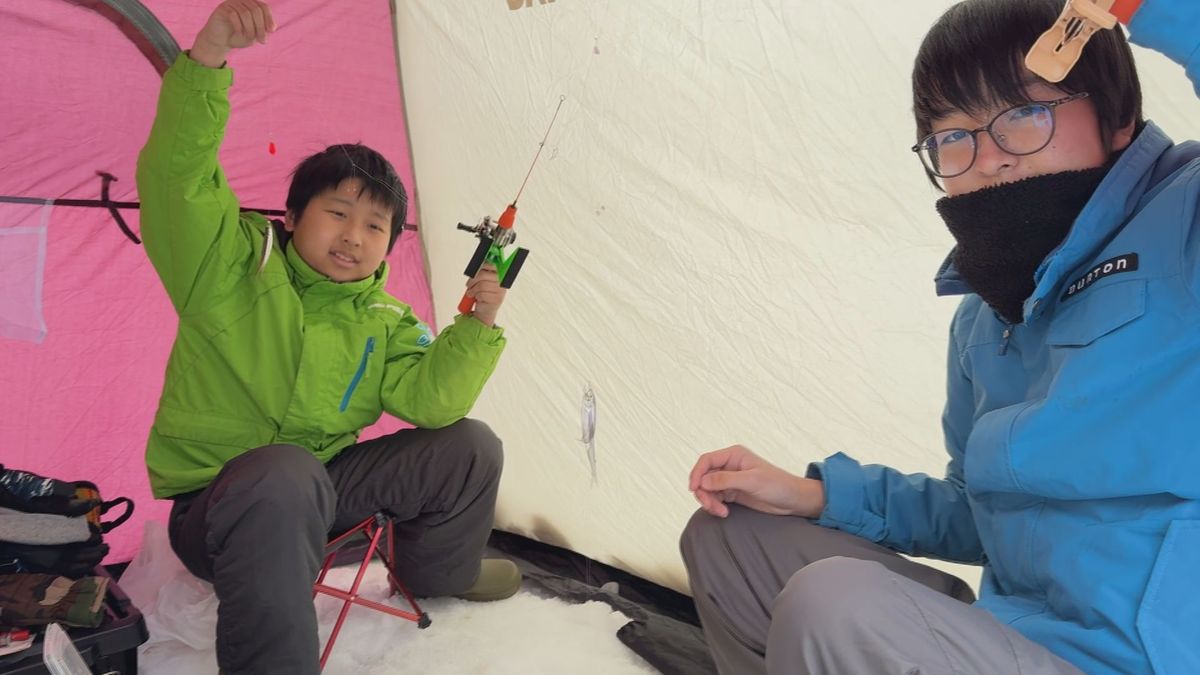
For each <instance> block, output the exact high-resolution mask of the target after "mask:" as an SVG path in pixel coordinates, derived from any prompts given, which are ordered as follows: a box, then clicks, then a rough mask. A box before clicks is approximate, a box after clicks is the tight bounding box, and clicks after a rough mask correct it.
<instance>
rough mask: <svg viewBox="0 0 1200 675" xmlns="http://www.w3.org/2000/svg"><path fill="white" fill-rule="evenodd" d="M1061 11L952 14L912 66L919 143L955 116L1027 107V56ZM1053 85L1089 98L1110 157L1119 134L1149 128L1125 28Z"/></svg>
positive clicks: (1002, 0) (1025, 7)
mask: <svg viewBox="0 0 1200 675" xmlns="http://www.w3.org/2000/svg"><path fill="white" fill-rule="evenodd" d="M1062 8H1063V0H963V2H960V3H958V4H956V5H954V6H953V7H951V8H950V9H948V10H946V12H945V13H944V14H942V16H941V18H940V19H938V21H937V23H935V24H934V25H933V27H932V28H930V29H929V33H927V34H926V35H925V40H924V41H923V42H922V43H921V49H920V51H918V52H917V59H916V62H915V63H914V64H913V73H912V87H913V115H914V117H915V118H916V123H917V141H918V142H920V140H921V139H922V138H924V137H925V136H927V135H928V134H929V133H930V132H932V131H933V123H934V121H935V120H936V119H938V118H940V117H944V116H946V115H949V114H951V113H952V112H954V111H963V112H965V113H967V114H970V115H977V114H982V113H983V112H984V111H986V110H990V109H999V108H1004V107H1007V106H1010V105H1017V104H1019V103H1024V102H1025V101H1027V100H1028V97H1029V95H1028V94H1027V93H1026V86H1027V85H1028V83H1029V81H1030V78H1034V77H1036V76H1033V75H1032V74H1031V73H1029V71H1028V70H1026V68H1025V53H1026V52H1028V51H1029V48H1030V47H1032V46H1033V43H1034V42H1036V41H1037V39H1038V38H1039V37H1040V36H1041V34H1042V33H1043V32H1045V31H1046V30H1047V29H1049V28H1050V27H1051V26H1052V25H1054V23H1055V21H1056V20H1057V19H1058V17H1059V15H1060V14H1061V13H1062ZM1048 84H1051V85H1052V86H1055V87H1057V88H1059V89H1061V90H1063V91H1064V92H1066V93H1067V94H1075V93H1078V92H1081V91H1086V92H1088V100H1090V101H1091V102H1092V103H1093V104H1094V105H1095V107H1096V114H1097V117H1098V118H1099V121H1100V132H1101V135H1102V139H1103V142H1104V144H1105V148H1106V149H1107V150H1109V151H1111V150H1112V148H1111V147H1109V142H1110V139H1111V136H1112V133H1113V132H1114V131H1116V130H1118V129H1122V128H1124V127H1126V126H1128V125H1129V124H1130V123H1135V124H1136V125H1137V127H1139V128H1140V127H1141V125H1142V123H1143V118H1142V87H1141V84H1140V83H1139V82H1138V75H1137V68H1136V67H1135V66H1134V63H1133V53H1132V52H1131V51H1130V49H1129V43H1128V41H1126V39H1125V34H1124V32H1122V30H1121V28H1120V27H1119V26H1118V27H1116V28H1114V29H1112V30H1100V31H1098V32H1097V33H1096V34H1095V35H1093V36H1092V38H1091V40H1090V41H1088V43H1087V45H1086V46H1085V47H1084V49H1083V54H1082V55H1081V56H1080V58H1079V62H1078V63H1076V64H1075V67H1074V68H1072V69H1071V72H1070V74H1068V75H1067V77H1066V78H1065V79H1064V80H1063V81H1062V82H1058V83H1048ZM931 178H932V175H931ZM935 184H936V181H935Z"/></svg>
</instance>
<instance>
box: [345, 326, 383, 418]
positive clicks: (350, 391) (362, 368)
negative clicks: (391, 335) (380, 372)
mask: <svg viewBox="0 0 1200 675" xmlns="http://www.w3.org/2000/svg"><path fill="white" fill-rule="evenodd" d="M373 351H375V338H374V337H369V338H367V346H366V348H365V349H363V355H362V360H361V361H359V362H358V371H356V372H355V373H354V379H352V380H350V386H349V387H347V388H346V393H345V394H343V395H342V404H341V405H339V406H338V412H346V407H347V406H349V405H350V397H351V396H353V395H354V390H355V389H357V388H358V383H359V381H360V380H362V377H363V374H364V373H366V372H367V359H369V358H371V352H373Z"/></svg>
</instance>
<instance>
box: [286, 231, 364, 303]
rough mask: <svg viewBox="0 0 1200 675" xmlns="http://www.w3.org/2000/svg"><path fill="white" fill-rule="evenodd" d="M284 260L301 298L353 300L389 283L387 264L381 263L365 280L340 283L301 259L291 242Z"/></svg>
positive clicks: (293, 284)
mask: <svg viewBox="0 0 1200 675" xmlns="http://www.w3.org/2000/svg"><path fill="white" fill-rule="evenodd" d="M283 247H284V259H285V260H286V261H287V268H288V275H289V276H290V277H291V279H292V286H293V287H294V288H295V289H296V292H297V293H299V294H300V295H301V296H305V295H308V294H310V293H313V294H318V295H320V296H322V297H328V298H329V299H331V300H338V299H344V298H353V297H357V296H359V295H362V294H363V293H365V292H367V291H370V290H372V289H375V288H380V289H381V288H383V285H384V284H385V283H386V282H387V274H388V269H387V263H386V262H384V263H381V264H380V265H379V269H378V270H375V273H374V274H372V275H371V276H369V277H367V278H365V279H359V280H358V281H346V282H338V281H334V280H332V279H330V278H329V277H327V276H325V275H324V274H321V273H320V272H318V271H317V270H315V269H313V268H312V267H311V266H309V264H308V263H307V262H305V261H304V258H302V257H300V253H299V252H297V251H296V247H295V246H292V245H291V242H290V241H287V242H285V243H284V244H283Z"/></svg>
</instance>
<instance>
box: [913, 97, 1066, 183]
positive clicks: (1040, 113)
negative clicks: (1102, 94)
mask: <svg viewBox="0 0 1200 675" xmlns="http://www.w3.org/2000/svg"><path fill="white" fill-rule="evenodd" d="M1087 96H1088V94H1087V92H1083V91H1081V92H1079V93H1078V94H1072V95H1070V96H1066V97H1063V98H1060V99H1056V100H1053V101H1029V102H1028V103H1021V104H1019V105H1015V106H1013V107H1011V108H1009V109H1007V110H1004V111H1002V112H1001V113H1000V114H998V115H996V116H995V117H993V118H992V121H991V122H988V124H987V126H982V127H979V128H978V129H943V130H941V131H937V132H934V133H932V134H929V135H928V136H926V137H925V138H923V139H921V142H920V143H917V144H916V145H914V146H913V147H912V151H913V152H915V153H917V156H918V157H920V158H921V163H922V164H924V165H925V168H926V169H928V170H929V172H930V173H932V174H933V175H935V176H937V177H938V178H954V177H955V176H961V175H962V174H964V173H966V172H967V171H968V170H969V169H970V168H971V167H972V166H973V165H974V164H975V157H976V155H978V154H979V142H978V141H977V140H976V136H977V135H978V134H979V132H981V131H986V132H988V135H989V136H991V137H992V140H993V141H995V142H996V145H998V146H1000V149H1001V150H1003V151H1005V152H1007V153H1008V154H1010V155H1032V154H1033V153H1035V152H1037V151H1039V150H1041V149H1042V148H1044V147H1046V146H1047V145H1049V144H1050V139H1051V138H1053V137H1054V109H1055V108H1057V107H1058V106H1060V105H1063V104H1064V103H1070V102H1071V101H1078V100H1080V99H1083V98H1087Z"/></svg>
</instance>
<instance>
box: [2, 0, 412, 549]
mask: <svg viewBox="0 0 1200 675" xmlns="http://www.w3.org/2000/svg"><path fill="white" fill-rule="evenodd" d="M143 4H144V5H145V6H146V7H147V8H148V9H149V10H150V11H152V12H153V13H154V14H155V15H156V16H157V17H158V19H159V21H161V22H162V23H163V25H164V26H165V27H166V28H167V29H168V30H169V31H170V32H171V34H172V35H173V36H174V37H175V40H176V41H177V42H178V43H179V45H180V46H181V47H182V48H185V49H186V48H187V47H188V46H190V44H191V41H192V39H193V37H194V36H195V34H196V32H197V31H198V30H199V29H200V27H201V26H202V25H203V23H204V21H205V20H206V19H207V18H208V15H209V14H210V12H211V11H212V9H213V8H214V7H215V6H216V4H217V3H216V0H143ZM272 7H273V10H274V13H275V18H276V20H277V22H278V25H279V30H278V31H277V32H276V33H275V35H274V36H273V37H272V38H271V39H270V40H269V41H268V44H267V45H265V46H262V45H259V46H255V47H254V48H252V49H248V50H244V51H241V52H237V53H235V54H234V55H233V56H232V57H231V63H230V66H231V67H232V68H233V69H234V88H233V90H232V93H231V99H232V107H233V111H232V119H231V122H230V125H229V130H228V133H227V135H226V139H225V143H224V146H223V150H222V156H221V159H222V163H223V165H224V167H225V170H226V173H227V175H228V176H229V179H230V182H231V184H232V185H233V187H234V189H235V191H236V192H237V194H238V195H239V197H240V199H241V202H242V205H243V206H247V207H253V208H262V209H282V208H283V202H284V197H285V195H286V192H287V186H288V180H289V173H290V171H291V170H292V168H294V167H295V165H296V164H297V163H298V162H299V160H300V159H302V158H303V157H305V156H307V155H308V154H311V153H313V152H316V151H318V150H321V149H323V148H324V147H325V146H327V145H330V144H333V143H339V142H352V141H358V142H362V143H366V144H367V145H370V146H372V147H374V148H376V149H377V150H379V151H380V152H382V153H383V154H384V156H386V157H388V158H389V159H390V160H391V161H392V162H393V163H394V164H395V165H396V168H397V170H398V171H399V173H400V176H401V177H402V179H403V180H404V183H405V185H406V187H407V189H408V191H409V195H410V204H409V213H408V222H409V223H416V222H417V217H416V205H415V200H414V199H411V196H412V195H414V192H413V179H412V165H411V162H410V159H409V157H410V155H409V146H408V138H407V134H406V127H405V121H404V111H403V107H402V100H401V90H400V84H399V77H398V75H397V70H396V56H395V46H394V45H395V43H394V38H393V32H392V30H393V29H392V18H391V16H390V10H389V3H388V0H363V1H361V2H355V3H344V2H329V1H328V0H275V2H273V3H272ZM102 11H103V12H107V13H111V10H108V9H107V8H104V7H103V6H102V5H101V3H99V2H96V1H95V0H88V1H86V2H82V1H79V0H22V1H21V2H12V3H3V4H0V63H3V64H4V68H5V78H4V84H3V86H2V87H0V197H29V198H42V199H56V200H62V199H98V198H99V197H100V185H101V181H100V179H99V178H98V177H97V175H96V172H97V171H105V172H108V173H111V174H113V175H114V176H115V177H116V178H117V179H118V181H117V182H115V183H113V184H112V188H111V194H110V198H111V199H112V200H114V201H129V202H134V201H137V194H136V188H135V185H134V166H135V163H136V159H137V153H138V150H139V149H140V147H141V144H142V142H143V141H144V140H145V138H146V135H147V133H148V131H149V128H150V123H151V121H152V118H153V114H154V103H155V100H156V97H157V94H158V87H159V83H160V78H159V75H158V73H157V72H156V71H155V69H154V67H153V65H152V64H151V62H150V61H149V60H148V59H147V57H146V56H145V55H144V54H143V53H141V52H140V51H139V49H138V47H137V46H135V44H134V43H133V42H131V41H130V39H128V38H127V37H126V36H125V35H124V34H122V32H121V30H119V29H118V28H117V26H116V25H115V23H114V22H113V21H111V20H110V19H109V18H106V16H104V15H102V13H101V12H102ZM272 143H274V146H275V149H276V152H275V153H274V154H272V153H271V152H270V151H269V146H270V144H272ZM122 215H123V216H124V217H125V219H126V221H127V222H128V223H129V226H130V228H131V229H132V230H133V231H134V232H135V233H136V232H137V212H136V211H135V210H124V211H122ZM389 263H390V265H391V268H392V274H391V279H390V283H389V290H391V291H392V292H393V293H394V294H395V295H396V296H397V297H399V298H400V299H401V300H404V301H405V302H408V303H409V304H411V305H412V306H413V308H414V310H415V311H416V312H417V314H418V315H419V316H421V317H422V318H424V319H426V320H430V319H431V318H432V317H431V309H430V295H429V288H428V284H427V281H426V275H425V269H424V257H423V255H422V252H421V248H420V241H419V239H418V237H417V236H416V234H415V233H413V232H405V233H404V235H403V236H402V237H401V240H400V242H399V243H398V244H397V246H396V249H395V250H394V252H393V253H392V255H391V256H390V258H389ZM174 333H175V316H174V314H173V312H172V310H171V307H170V304H169V303H168V302H167V298H166V295H165V294H164V292H163V290H162V288H161V286H160V285H159V283H158V280H157V278H156V277H155V275H154V272H153V269H152V268H151V266H150V264H149V262H148V261H147V260H146V256H145V253H144V251H143V250H142V248H141V246H138V245H136V244H134V243H133V242H131V241H130V240H129V239H127V238H126V236H125V235H124V234H123V233H122V232H121V231H120V229H119V228H118V226H117V224H116V222H115V221H114V219H113V218H112V216H110V215H109V213H108V212H107V211H106V210H105V209H102V208H83V207H72V206H61V205H54V206H43V205H29V204H11V203H0V462H2V463H3V464H5V465H9V466H12V467H16V468H22V469H28V470H31V471H36V472H39V473H43V474H47V475H52V476H54V477H58V478H64V479H87V480H91V481H94V482H96V483H98V484H99V485H100V488H101V492H102V494H103V495H105V497H106V498H112V497H116V496H128V497H131V498H133V499H134V500H135V501H136V502H137V512H136V515H135V518H134V520H132V521H131V522H130V523H127V524H126V525H124V526H122V527H121V528H119V529H117V530H115V531H114V532H113V533H111V534H110V535H109V536H108V541H109V543H110V545H111V546H112V553H111V555H110V557H109V560H110V561H120V560H128V559H130V558H131V557H132V556H133V555H134V553H135V552H136V550H137V546H138V542H139V540H140V535H141V526H142V522H144V521H145V520H147V519H160V520H161V519H164V518H165V515H166V512H167V510H168V508H169V503H168V502H158V501H155V500H153V499H152V498H151V496H150V492H149V486H148V482H147V478H146V471H145V466H144V463H143V452H144V448H145V440H146V434H147V432H148V431H149V428H150V424H151V421H152V419H153V415H154V411H155V407H156V405H157V403H158V395H159V392H160V390H161V386H162V376H163V371H164V368H165V365H166V360H167V354H168V352H169V350H170V346H171V340H172V339H173V337H174ZM398 426H399V422H398V421H396V420H387V419H385V420H384V421H381V423H380V424H379V425H377V426H376V427H375V428H373V429H372V430H370V431H369V432H368V435H374V434H378V433H380V432H384V431H390V430H393V429H395V428H397V427H398Z"/></svg>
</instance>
